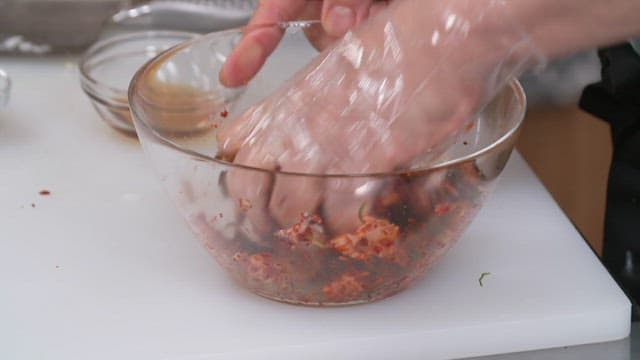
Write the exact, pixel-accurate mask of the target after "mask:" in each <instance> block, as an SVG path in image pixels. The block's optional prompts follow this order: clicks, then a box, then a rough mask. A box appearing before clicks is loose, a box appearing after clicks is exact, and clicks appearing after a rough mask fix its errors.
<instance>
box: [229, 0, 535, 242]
mask: <svg viewBox="0 0 640 360" xmlns="http://www.w3.org/2000/svg"><path fill="white" fill-rule="evenodd" d="M426 4H428V7H427V6H424V5H426ZM507 10H508V9H507V5H505V3H504V2H501V1H473V0H469V1H428V2H422V1H397V2H395V3H393V4H392V5H390V6H389V7H388V8H387V9H385V10H384V11H381V12H380V13H379V14H377V15H376V16H374V17H373V18H370V19H369V20H367V21H366V22H364V23H363V24H362V25H360V26H358V27H357V28H355V29H354V30H353V31H352V32H349V33H347V35H345V37H344V38H343V39H342V40H340V41H339V42H337V43H336V44H335V45H332V46H330V47H329V48H327V49H326V50H325V51H324V52H322V53H321V54H320V55H319V56H318V57H317V59H315V60H314V61H313V62H312V63H311V64H309V65H308V66H307V67H306V68H304V69H303V70H302V71H301V72H300V73H298V74H297V75H296V76H295V77H294V78H293V79H292V81H291V82H289V83H287V84H285V86H283V87H282V88H280V89H279V90H278V91H276V93H274V94H273V95H272V96H270V97H269V98H268V99H266V100H265V101H264V102H262V103H260V104H258V105H256V106H254V107H252V108H251V109H249V110H248V111H247V112H246V113H244V114H243V115H242V116H240V117H239V118H238V119H235V120H234V121H232V122H231V123H230V125H229V126H227V127H226V128H224V129H222V131H220V132H219V134H218V140H219V144H220V149H219V151H220V153H221V154H222V155H223V156H224V157H225V158H228V159H233V161H234V162H236V163H238V164H243V165H248V166H253V167H260V168H265V169H271V170H276V169H278V170H282V171H287V172H297V173H315V174H366V173H377V172H387V171H401V170H408V169H410V168H412V167H415V166H423V165H428V164H432V163H433V162H436V161H438V160H442V159H441V158H440V157H441V155H442V154H443V153H444V152H445V151H446V149H447V148H448V147H449V146H450V145H451V144H452V143H453V142H454V141H455V140H456V138H457V137H458V136H459V135H460V134H461V132H462V131H463V130H464V128H465V127H468V126H470V125H472V124H473V120H474V116H473V115H474V113H476V112H477V111H478V110H479V109H480V108H481V107H482V106H483V104H485V103H486V102H487V101H488V100H490V99H491V98H492V97H493V96H494V95H495V94H496V93H497V92H498V91H499V90H500V89H501V88H502V87H503V86H504V85H505V84H506V83H507V82H508V81H509V80H510V79H511V78H512V77H514V76H517V75H518V74H520V73H521V72H522V71H523V70H524V69H526V68H529V67H531V66H534V65H537V64H540V63H542V60H543V59H542V58H541V57H540V56H539V54H538V52H537V51H536V50H535V47H534V46H532V44H531V41H530V40H529V38H528V37H527V36H526V34H524V33H522V32H521V31H520V30H519V28H518V27H516V26H505V24H504V22H508V21H509V14H508V11H507ZM489 13H490V14H491V15H492V16H491V18H490V21H487V19H486V18H485V15H486V14H489ZM496 14H501V15H502V16H495V15H496ZM495 22H500V24H499V26H498V25H497V24H496V23H495ZM496 29H499V31H496ZM505 29H508V30H509V31H505ZM247 36H251V34H248V35H247ZM244 175H245V173H244V172H243V171H241V170H235V171H232V172H230V173H229V174H228V177H227V184H228V187H229V191H230V193H231V195H232V196H234V197H237V198H239V199H247V200H249V201H250V202H251V203H252V204H253V211H251V212H249V213H248V217H249V219H250V221H251V223H252V225H253V228H254V230H255V231H258V232H263V231H273V226H274V225H273V224H274V220H275V222H276V224H277V225H275V226H276V228H287V227H289V226H291V225H292V224H294V223H295V222H296V220H297V219H298V217H299V214H300V213H302V212H309V213H320V214H321V216H322V218H323V219H324V221H325V224H326V225H327V226H328V228H329V230H330V231H332V232H334V233H335V234H341V233H344V232H348V231H352V230H353V229H354V228H355V227H357V225H358V224H359V221H358V209H359V208H360V207H361V206H362V204H371V203H373V200H372V199H374V198H375V197H376V196H378V192H379V190H380V187H379V186H368V184H367V182H368V180H367V178H363V177H360V178H358V177H355V178H352V179H351V180H344V179H343V180H335V181H333V180H330V179H328V180H327V179H322V178H317V177H308V178H306V179H305V180H303V181H301V180H300V179H299V178H297V179H296V180H295V182H293V181H292V180H291V179H290V178H289V177H287V176H286V175H277V176H273V175H272V174H270V173H264V174H263V176H261V177H255V176H253V177H248V176H244ZM345 194H349V196H345ZM353 194H357V195H358V196H356V197H355V198H358V201H356V202H354V201H349V202H347V201H345V200H344V199H353V198H354V196H353Z"/></svg>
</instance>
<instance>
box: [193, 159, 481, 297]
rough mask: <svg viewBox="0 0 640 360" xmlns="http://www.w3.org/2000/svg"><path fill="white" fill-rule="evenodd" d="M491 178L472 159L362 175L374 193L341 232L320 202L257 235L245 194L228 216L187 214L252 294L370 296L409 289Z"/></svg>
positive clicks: (454, 235) (451, 237) (455, 235)
mask: <svg viewBox="0 0 640 360" xmlns="http://www.w3.org/2000/svg"><path fill="white" fill-rule="evenodd" d="M274 176H278V175H275V174H274ZM490 180H491V179H488V178H487V177H486V176H485V175H483V174H482V173H481V172H480V170H479V169H478V168H477V167H476V166H475V164H474V162H473V161H467V162H463V163H460V164H456V165H455V166H451V167H447V168H443V169H439V170H433V171H424V172H416V173H406V174H397V175H391V176H382V177H379V178H370V179H367V182H368V183H369V184H370V185H371V186H376V187H378V186H379V187H380V189H379V191H378V196H377V197H376V199H375V201H374V202H373V203H371V204H368V203H362V205H361V207H360V208H359V211H358V214H357V216H358V218H359V221H360V224H359V225H358V226H357V227H356V228H355V229H353V231H351V232H347V233H334V232H332V231H330V230H329V229H327V227H326V226H325V224H324V220H323V218H324V214H323V213H322V210H321V209H319V211H318V212H316V213H301V214H299V217H298V218H297V219H296V221H295V224H294V225H293V226H291V227H289V228H286V229H283V228H278V225H277V224H275V222H273V223H271V224H270V226H269V229H268V230H267V231H264V232H263V233H259V234H257V233H256V230H255V228H253V227H252V223H251V222H250V221H247V219H246V218H247V217H248V216H249V215H250V214H251V212H253V211H263V210H262V209H254V208H253V204H252V201H251V200H250V199H235V200H236V202H237V213H236V214H235V219H236V220H235V221H234V222H226V221H224V215H223V214H222V213H220V214H218V215H217V216H216V215H214V217H213V218H207V217H206V215H205V214H204V213H201V214H198V215H196V217H195V219H192V220H191V222H192V223H199V227H200V234H201V237H202V238H203V240H204V241H205V244H206V245H207V248H208V249H209V250H210V251H211V252H212V253H213V254H214V255H215V256H216V258H217V259H218V260H219V261H220V263H221V264H222V265H223V266H224V267H225V268H226V269H227V270H228V271H229V272H230V273H231V274H232V275H233V276H234V277H235V278H236V279H237V280H238V281H240V282H241V283H242V284H244V285H245V286H246V287H248V288H249V289H251V290H253V291H255V292H256V293H258V294H261V295H263V296H266V297H269V298H273V299H277V300H281V301H286V302H292V303H300V304H314V305H332V304H351V303H360V302H368V301H371V300H374V299H379V298H384V297H387V296H389V295H392V294H394V293H396V292H398V291H400V290H402V289H404V288H406V287H407V286H408V285H409V284H411V283H412V282H413V281H414V280H415V279H416V278H417V277H418V276H420V275H421V274H423V273H424V272H425V270H426V269H427V268H429V266H431V265H432V264H433V263H434V262H435V261H436V260H437V259H439V258H440V257H441V255H443V254H444V252H445V251H446V250H447V249H448V248H449V247H450V246H451V245H452V244H453V242H454V241H455V240H456V239H457V238H458V236H459V235H460V233H461V231H463V230H464V229H465V228H466V226H467V224H468V223H469V221H470V220H471V219H472V218H473V216H474V215H475V213H476V211H477V210H478V209H479V208H480V205H481V203H482V200H483V198H484V195H485V194H486V192H487V190H488V189H489V187H490ZM221 181H222V183H223V185H222V186H224V173H223V174H222V180H221ZM328 181H330V180H328ZM292 191H295V190H294V189H292ZM218 223H223V224H224V225H223V226H220V225H219V224H218Z"/></svg>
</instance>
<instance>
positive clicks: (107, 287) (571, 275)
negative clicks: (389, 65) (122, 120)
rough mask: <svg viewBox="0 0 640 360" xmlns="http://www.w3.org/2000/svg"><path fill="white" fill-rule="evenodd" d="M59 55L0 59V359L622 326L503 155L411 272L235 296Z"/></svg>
mask: <svg viewBox="0 0 640 360" xmlns="http://www.w3.org/2000/svg"><path fill="white" fill-rule="evenodd" d="M74 63H75V60H74V59H64V58H53V59H52V58H43V59H25V58H0V68H4V69H5V70H7V71H8V72H9V73H10V74H11V76H12V78H13V80H14V88H13V93H12V98H11V102H10V103H9V105H8V107H7V108H5V109H4V110H0V239H1V240H0V244H2V250H0V357H2V358H6V359H40V358H43V359H45V358H46V359H136V360H138V359H222V358H224V359H227V358H228V359H245V358H246V359H254V358H256V359H257V358H275V357H276V356H278V357H279V358H284V359H299V358H302V357H304V358H305V359H326V358H329V357H331V358H333V359H348V358H354V359H358V358H365V356H366V358H368V359H389V358H394V357H395V358H406V359H414V358H415V359H419V358H420V359H424V358H429V359H431V358H452V357H455V358H458V357H468V356H480V355H487V354H496V353H506V352H514V351H524V350H531V349H540V348H549V347H558V346H568V345H576V344H584V343H593V342H603V341H611V340H616V339H621V338H624V337H626V336H627V335H628V332H629V321H630V315H629V314H630V304H629V302H628V300H627V299H626V297H625V296H624V295H623V293H622V291H621V290H620V289H619V288H618V287H617V285H616V284H615V283H614V282H613V280H612V279H611V277H610V276H609V274H608V273H607V272H606V271H605V269H604V268H603V266H602V265H601V264H600V262H599V261H598V259H597V258H596V256H595V255H594V254H593V253H592V251H591V250H590V249H589V248H588V246H587V245H586V243H585V242H584V241H583V240H582V238H581V237H580V235H579V234H578V232H577V231H576V230H575V228H574V227H573V226H572V225H571V223H570V222H569V220H568V219H567V218H566V216H565V215H564V214H563V213H562V212H561V210H560V209H559V208H558V206H557V205H556V204H555V202H554V201H553V199H552V198H551V196H550V195H549V194H548V193H547V192H546V190H545V189H544V188H543V186H542V185H541V184H540V182H539V181H538V180H537V179H536V177H535V176H534V175H533V173H532V172H531V170H530V169H529V168H528V167H527V165H526V164H525V162H524V161H523V159H522V158H521V157H520V155H518V154H517V153H516V154H514V155H513V157H512V159H511V161H510V163H509V165H508V166H507V168H506V170H505V173H504V175H503V178H502V179H501V182H500V184H499V186H498V188H497V190H496V192H495V194H493V195H492V196H491V198H490V199H489V201H488V203H487V204H486V206H485V208H483V210H482V211H481V213H480V214H479V215H478V218H477V219H476V220H475V221H474V223H473V224H472V226H471V227H470V229H469V230H468V231H467V232H466V234H465V235H464V236H463V238H462V239H461V240H460V241H459V243H458V244H457V245H456V246H455V247H454V248H453V250H452V251H451V252H450V253H449V254H448V255H447V256H446V257H445V259H444V260H443V261H441V262H440V263H439V264H437V265H436V266H435V267H434V268H433V270H432V271H431V272H430V273H429V274H428V275H427V276H426V277H425V278H424V279H423V280H422V281H420V282H419V283H418V284H416V285H415V286H414V287H413V288H411V289H409V290H407V291H405V292H403V293H400V294H398V295H397V296H394V297H392V298H389V299H386V300H383V301H380V302H377V303H374V304H370V305H362V306H355V307H346V308H335V309H314V308H304V307H295V306H291V305H284V304H279V303H275V302H272V301H269V300H265V299H262V298H260V297H257V296H254V295H251V294H250V293H248V292H246V291H244V290H243V289H241V288H239V287H237V286H236V285H234V284H233V283H232V282H231V281H230V280H229V279H228V278H227V277H226V276H225V274H224V273H223V272H222V270H221V269H220V268H218V266H217V265H216V264H215V262H214V261H213V260H212V259H211V258H210V257H209V255H208V254H207V253H206V251H204V249H202V248H201V246H200V244H199V242H198V241H196V240H195V239H194V238H193V237H192V236H191V234H190V232H189V230H188V229H187V227H186V224H185V223H184V222H183V221H182V220H181V219H180V218H179V217H178V214H177V211H176V210H174V208H173V206H172V205H171V204H170V202H169V200H168V198H167V197H166V196H165V194H164V193H163V192H162V189H161V188H160V182H159V181H158V180H157V179H156V178H155V177H154V175H153V172H152V171H151V168H150V166H149V165H148V164H147V162H146V161H145V158H144V156H143V153H142V151H141V149H140V147H139V146H138V144H137V142H136V140H135V139H132V138H128V137H126V136H123V135H121V134H120V133H117V132H115V131H113V130H111V129H110V128H108V127H107V126H106V125H105V124H103V123H102V122H101V121H100V120H99V118H98V115H97V114H96V113H95V112H94V111H93V109H92V108H91V106H90V104H89V102H88V100H87V98H86V97H85V96H84V95H83V94H82V92H81V90H80V86H79V84H78V78H77V70H76V69H75V67H74ZM42 189H47V190H50V191H51V195H49V196H40V195H39V194H38V192H39V191H40V190H42ZM32 203H33V205H34V206H35V207H32V205H31V204H32ZM482 272H491V275H490V276H488V277H486V278H485V281H484V283H485V286H484V287H480V286H479V285H478V276H479V275H480V273H482Z"/></svg>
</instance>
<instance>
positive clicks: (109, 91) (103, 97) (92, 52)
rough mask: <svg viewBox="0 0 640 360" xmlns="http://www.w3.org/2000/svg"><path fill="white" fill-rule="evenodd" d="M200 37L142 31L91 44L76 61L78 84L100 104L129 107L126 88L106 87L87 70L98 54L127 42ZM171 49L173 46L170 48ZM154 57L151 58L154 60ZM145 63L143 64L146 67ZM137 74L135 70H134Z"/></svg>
mask: <svg viewBox="0 0 640 360" xmlns="http://www.w3.org/2000/svg"><path fill="white" fill-rule="evenodd" d="M199 36H200V35H199V34H197V33H192V32H187V31H175V30H144V31H135V32H131V33H126V34H119V35H115V36H112V37H109V38H107V39H104V40H100V41H98V42H96V43H95V44H93V45H92V46H91V47H89V49H87V51H85V52H84V54H82V56H81V58H80V60H79V61H78V70H79V73H80V82H81V84H82V89H83V90H84V91H85V92H86V93H87V94H88V95H90V96H91V97H92V98H94V99H97V100H100V102H103V103H105V102H106V103H108V105H110V106H119V107H126V108H128V107H129V103H128V97H127V93H128V88H115V87H111V86H107V85H105V84H104V83H102V82H101V81H98V80H97V79H96V78H95V77H93V76H92V75H91V72H90V71H89V69H88V65H89V62H90V61H91V60H92V59H93V58H94V57H95V56H96V55H98V54H100V53H102V52H103V51H104V50H106V49H109V48H111V47H113V46H118V45H121V44H125V43H127V42H129V41H135V40H144V39H161V38H163V37H177V38H183V39H184V40H185V41H189V40H193V39H195V38H197V37H199ZM172 47H173V46H172ZM164 52H165V51H164V50H163V51H161V52H159V53H158V54H157V55H160V54H162V53H164ZM157 55H156V56H154V57H153V58H154V59H155V58H156V57H157ZM146 64H147V62H145V66H146ZM136 73H137V70H136Z"/></svg>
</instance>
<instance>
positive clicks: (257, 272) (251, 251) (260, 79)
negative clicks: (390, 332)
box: [129, 22, 526, 306]
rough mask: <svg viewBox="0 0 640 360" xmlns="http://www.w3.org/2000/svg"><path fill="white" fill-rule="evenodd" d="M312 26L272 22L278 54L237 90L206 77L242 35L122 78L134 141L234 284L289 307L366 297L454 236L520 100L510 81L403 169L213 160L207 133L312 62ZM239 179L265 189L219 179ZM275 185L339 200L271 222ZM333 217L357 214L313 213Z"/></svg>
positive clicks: (199, 42) (185, 50) (483, 189)
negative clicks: (301, 167) (446, 156)
mask: <svg viewBox="0 0 640 360" xmlns="http://www.w3.org/2000/svg"><path fill="white" fill-rule="evenodd" d="M318 26H320V25H319V24H318V23H317V22H292V23H280V24H277V25H273V28H274V29H272V30H277V31H280V32H282V34H283V38H282V40H281V42H280V44H279V45H278V48H277V49H276V50H275V52H274V53H273V54H272V55H271V56H270V57H269V59H268V60H267V62H266V64H265V66H264V67H263V68H262V69H261V70H260V72H259V73H258V74H257V75H256V77H255V78H253V79H252V80H251V81H250V82H249V83H248V84H247V85H246V86H245V87H242V88H237V89H230V88H226V87H224V86H223V85H222V84H221V83H220V82H219V81H218V73H219V71H220V68H221V67H222V64H224V62H225V60H226V59H227V56H228V55H229V53H230V51H231V50H232V49H233V48H234V45H235V44H236V43H237V41H238V40H239V39H240V38H241V37H242V35H243V32H242V30H241V29H236V30H229V31H223V32H219V33H213V34H209V35H205V36H202V37H199V38H197V39H194V40H191V41H189V42H186V43H184V44H182V45H179V46H176V47H175V48H173V49H171V50H169V51H167V52H165V53H163V54H162V55H160V56H158V57H156V58H155V59H153V60H151V61H150V62H148V63H147V64H146V65H145V66H144V67H143V68H141V69H140V71H138V73H137V74H136V75H135V77H134V79H133V80H132V81H131V87H130V89H129V101H130V104H131V114H132V116H133V121H134V123H135V126H136V129H137V132H138V138H139V140H140V143H141V144H142V147H143V148H144V150H145V152H146V153H147V155H148V157H149V159H150V160H151V162H152V163H153V165H154V167H155V168H156V170H157V173H158V175H159V176H160V179H161V181H162V183H163V185H164V187H165V188H166V190H167V192H168V194H169V195H170V196H171V197H172V198H173V200H174V202H175V203H176V205H177V207H178V209H179V211H180V214H181V215H182V217H183V218H184V219H185V220H186V221H187V223H188V224H189V225H190V227H191V229H192V230H193V232H194V234H195V235H196V237H197V238H199V239H200V240H201V241H202V242H203V243H204V245H205V247H206V248H207V250H208V251H209V252H210V253H211V254H212V255H213V256H214V257H215V259H216V260H217V261H218V263H219V264H220V265H221V266H222V267H223V268H224V269H225V270H227V272H228V273H229V275H230V276H232V277H233V278H234V279H235V280H236V281H237V282H238V283H239V284H241V285H242V286H244V287H246V288H248V289H249V290H251V291H253V292H254V293H256V294H258V295H261V296H264V297H266V298H269V299H273V300H277V301H282V302H287V303H292V304H302V305H312V306H336V305H349V304H358V303H367V302H371V301H375V300H379V299H382V298H385V297H388V296H391V295H393V294H396V293H398V292H399V291H401V290H403V289H405V288H407V287H408V286H410V285H411V284H412V283H414V282H415V281H416V280H417V279H419V278H420V276H422V275H423V274H424V273H426V272H427V271H428V270H429V268H430V267H431V266H432V265H433V264H434V263H436V262H437V261H438V260H439V259H441V258H442V257H443V256H444V254H445V253H446V252H447V250H448V249H449V248H450V247H451V246H452V245H453V244H454V243H455V241H456V240H457V239H458V238H459V237H460V235H461V234H462V232H463V231H464V230H465V229H466V228H467V226H468V225H469V223H470V222H471V221H472V220H473V218H474V217H475V215H476V214H477V212H478V210H479V209H480V208H481V207H482V205H483V204H484V202H485V199H486V197H487V195H488V194H489V193H490V192H491V191H492V189H493V187H494V183H495V180H496V179H497V178H498V176H499V175H500V173H501V172H502V170H503V168H504V167H505V165H506V163H507V160H508V159H509V156H510V154H511V151H512V150H513V147H514V145H515V141H516V139H517V136H518V132H519V129H520V125H521V124H522V119H523V117H524V112H525V109H526V101H525V96H524V93H523V91H522V88H521V87H520V85H519V83H518V82H517V81H516V80H514V81H512V82H511V83H510V84H509V86H507V87H506V88H505V89H504V90H503V91H502V92H500V93H499V94H497V96H496V97H495V99H493V100H492V101H491V103H489V104H488V105H487V106H486V107H484V109H483V110H482V112H481V113H480V114H479V115H478V118H477V122H476V125H475V126H474V127H473V130H472V129H469V131H468V132H466V133H465V135H464V137H463V139H461V141H460V143H457V144H456V145H454V146H453V147H452V148H451V154H452V156H453V159H452V160H449V161H446V162H442V163H438V164H435V165H433V166H430V167H422V168H415V169H412V170H411V171H399V172H394V171H390V172H387V173H375V174H357V173H353V174H348V173H347V174H340V175H338V174H330V175H327V174H313V173H292V172H286V171H280V170H275V171H271V170H267V169H261V168H257V167H251V166H243V165H238V164H235V163H230V162H227V161H225V160H223V159H219V158H217V157H216V156H215V154H216V152H217V149H218V146H217V138H216V133H217V131H218V129H219V128H220V127H222V126H223V125H224V124H225V123H226V122H227V121H232V120H233V118H234V117H235V116H237V115H238V114H241V113H242V112H243V111H244V110H245V109H246V108H247V107H248V106H251V105H253V104H255V103H257V102H259V101H260V99H262V98H264V97H265V96H268V95H269V94H271V93H272V92H273V91H274V90H275V89H276V88H277V87H278V86H280V85H281V84H282V83H283V82H284V81H286V79H288V78H290V77H291V76H292V75H293V74H295V73H296V71H298V70H299V69H301V68H303V67H304V66H305V65H306V64H307V63H308V62H309V61H311V60H312V59H313V58H314V56H315V55H316V54H317V52H316V50H315V49H314V47H313V45H312V44H311V43H310V42H309V41H308V40H307V38H306V36H305V33H313V32H314V31H320V29H318ZM272 30H270V31H272ZM301 30H302V31H301ZM251 178H254V179H255V178H258V179H265V180H266V183H269V184H271V185H267V186H264V187H262V186H261V187H256V188H255V189H254V190H252V193H251V194H250V195H249V196H248V197H246V198H237V197H234V195H233V194H232V193H231V192H230V191H228V189H229V188H228V185H229V184H230V183H231V182H232V181H236V180H237V179H251ZM234 179H235V180H234ZM280 181H285V182H287V184H290V185H291V192H296V191H300V189H304V186H305V185H304V184H305V183H307V184H308V181H313V183H314V184H316V186H317V188H318V189H336V188H340V189H345V190H339V193H338V194H339V196H340V197H341V199H342V201H344V204H347V205H348V206H345V207H343V208H342V209H341V210H338V211H339V212H340V213H338V214H336V213H328V211H334V210H327V209H326V208H324V207H323V206H318V207H317V208H315V209H314V210H312V211H311V212H309V213H303V214H299V215H297V216H294V217H293V218H291V219H287V220H288V223H289V224H290V225H283V224H282V223H281V222H278V221H276V220H275V219H274V218H272V217H271V215H270V213H269V207H268V202H269V201H277V199H276V200H274V199H273V198H271V199H270V197H271V195H270V194H271V189H272V188H273V184H276V183H278V182H280ZM354 189H355V190H354ZM265 199H266V200H265ZM365 200H366V201H367V202H366V203H365V202H364V201H365ZM265 201H266V202H265ZM351 205H359V206H360V207H359V209H358V208H357V207H353V206H351ZM351 209H353V211H350V210H351ZM356 209H357V210H356ZM336 215H337V216H345V217H350V218H352V219H353V218H354V217H356V216H357V217H358V218H360V223H359V224H357V225H354V226H353V228H352V229H351V230H350V231H349V232H347V233H343V232H338V231H336V230H332V229H331V228H329V227H327V226H325V225H326V222H325V221H324V220H323V219H327V218H329V217H331V216H336ZM255 219H264V220H266V221H264V222H262V223H257V222H256V221H255ZM176 221H177V220H176ZM291 224H292V225H291ZM478 240H479V239H478Z"/></svg>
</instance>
